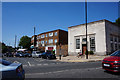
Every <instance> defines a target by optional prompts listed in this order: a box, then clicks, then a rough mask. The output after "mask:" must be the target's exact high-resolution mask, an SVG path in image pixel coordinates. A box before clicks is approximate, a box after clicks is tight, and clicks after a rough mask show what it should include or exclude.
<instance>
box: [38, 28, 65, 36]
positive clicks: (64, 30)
mask: <svg viewBox="0 0 120 80" xmlns="http://www.w3.org/2000/svg"><path fill="white" fill-rule="evenodd" d="M58 30H59V31H65V30H61V29H57V30H52V31H47V32H43V33H40V34H38V35H42V34H46V33H50V32H54V31H58ZM65 32H67V31H65Z"/></svg>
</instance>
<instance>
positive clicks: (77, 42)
mask: <svg viewBox="0 0 120 80" xmlns="http://www.w3.org/2000/svg"><path fill="white" fill-rule="evenodd" d="M76 49H80V39H76Z"/></svg>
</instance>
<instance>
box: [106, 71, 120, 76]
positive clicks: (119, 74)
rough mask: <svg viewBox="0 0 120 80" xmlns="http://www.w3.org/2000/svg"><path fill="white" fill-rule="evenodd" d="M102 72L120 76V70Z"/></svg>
mask: <svg viewBox="0 0 120 80" xmlns="http://www.w3.org/2000/svg"><path fill="white" fill-rule="evenodd" d="M104 72H105V73H108V74H112V75H117V76H120V72H110V71H104Z"/></svg>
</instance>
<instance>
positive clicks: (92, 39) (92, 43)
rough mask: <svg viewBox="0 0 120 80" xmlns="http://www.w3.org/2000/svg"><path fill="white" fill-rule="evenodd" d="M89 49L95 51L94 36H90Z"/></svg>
mask: <svg viewBox="0 0 120 80" xmlns="http://www.w3.org/2000/svg"><path fill="white" fill-rule="evenodd" d="M90 51H94V52H95V37H91V38H90Z"/></svg>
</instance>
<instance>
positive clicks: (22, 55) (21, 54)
mask: <svg viewBox="0 0 120 80" xmlns="http://www.w3.org/2000/svg"><path fill="white" fill-rule="evenodd" d="M15 57H24V53H17V54H15Z"/></svg>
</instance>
